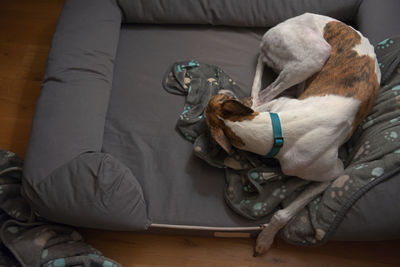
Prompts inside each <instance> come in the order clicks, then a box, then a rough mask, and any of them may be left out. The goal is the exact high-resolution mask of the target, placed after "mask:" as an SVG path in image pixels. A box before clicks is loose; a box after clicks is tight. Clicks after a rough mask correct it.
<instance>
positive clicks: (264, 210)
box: [163, 38, 400, 245]
mask: <svg viewBox="0 0 400 267" xmlns="http://www.w3.org/2000/svg"><path fill="white" fill-rule="evenodd" d="M376 51H377V56H378V61H379V63H380V67H381V71H382V78H383V79H382V83H381V84H382V88H381V90H380V93H379V96H378V98H377V100H376V102H375V105H374V108H373V110H372V112H371V114H370V116H368V117H367V119H366V120H365V121H364V122H363V123H362V124H361V125H360V127H359V128H358V129H357V131H356V133H355V134H354V136H353V138H352V139H351V140H350V142H349V143H348V144H346V145H345V146H343V147H341V149H340V153H339V154H340V157H341V159H342V160H343V162H344V163H345V166H346V167H347V168H346V170H345V172H344V173H343V175H341V176H340V177H338V178H337V179H336V180H335V181H333V182H332V184H331V185H330V187H328V189H327V190H326V191H325V192H324V193H323V194H321V195H320V196H318V197H316V198H315V199H314V201H312V202H311V203H310V204H309V205H308V206H307V207H305V208H304V209H303V210H302V211H301V212H300V213H299V215H297V216H296V217H295V218H294V219H293V220H292V221H291V222H290V223H289V224H288V225H287V226H286V227H285V228H284V229H283V231H281V234H282V235H283V238H284V239H286V240H287V241H289V242H291V243H296V244H303V245H315V244H319V243H322V242H323V241H325V240H326V239H327V237H328V236H329V234H330V233H332V232H333V231H334V230H335V229H336V227H337V226H338V225H339V223H340V222H341V219H342V218H343V217H344V215H345V213H346V211H347V210H348V209H349V207H351V205H352V204H353V203H354V202H355V201H356V200H357V199H358V198H359V197H360V196H361V195H362V194H364V193H365V192H367V191H368V190H369V189H371V188H372V187H373V186H375V185H377V184H378V183H379V182H381V181H383V180H385V179H389V178H391V177H393V175H394V173H396V172H398V171H399V167H400V154H399V149H400V124H399V123H400V120H399V117H400V108H399V107H400V101H399V97H400V95H399V94H400V93H399V92H400V71H399V67H398V66H399V59H400V56H399V55H400V38H391V39H387V40H385V41H383V42H381V43H380V44H379V45H378V46H377V47H376ZM163 86H164V88H165V89H166V90H167V91H168V92H170V93H174V94H178V95H183V96H186V102H185V105H184V110H183V112H182V114H181V115H180V117H179V119H178V122H177V129H178V132H180V133H181V134H182V136H183V137H184V138H186V139H187V140H188V141H190V142H192V143H193V144H194V149H193V151H194V154H196V155H197V156H198V157H200V158H201V159H203V160H205V161H206V162H208V163H209V164H210V165H213V166H216V167H219V168H225V170H226V188H225V193H224V195H225V200H226V202H227V204H228V205H229V206H230V207H231V208H232V209H233V210H234V211H236V212H237V213H238V214H240V215H241V216H244V217H246V218H248V219H253V220H254V219H259V218H265V220H266V222H268V219H269V217H270V216H271V215H272V214H273V212H274V211H275V210H276V209H278V208H282V207H285V206H287V205H288V204H289V203H290V202H291V201H293V199H295V198H296V196H297V195H298V194H299V193H300V192H301V191H302V190H304V188H305V187H307V186H308V185H310V182H307V181H304V180H302V179H299V178H297V177H288V176H285V175H283V174H282V173H281V171H280V168H279V165H278V164H277V162H275V161H273V160H264V159H261V158H260V157H259V156H257V155H255V154H252V153H248V152H244V151H240V150H234V153H233V155H231V156H229V155H227V154H226V153H225V151H224V150H223V149H221V148H220V147H219V146H218V145H217V144H216V143H215V142H214V141H213V140H212V138H211V137H210V136H209V133H208V130H207V126H206V122H205V118H204V109H205V107H206V105H207V103H208V100H209V98H210V96H212V95H214V94H216V93H217V92H218V91H219V90H220V89H229V90H231V91H233V92H235V93H237V95H238V97H239V98H241V97H243V95H241V94H240V92H242V90H240V88H238V87H237V85H236V83H235V81H233V80H232V79H231V78H230V77H229V75H227V74H226V73H225V72H224V71H223V70H221V69H220V68H218V67H217V66H212V65H208V64H205V63H200V62H197V61H195V60H191V61H185V62H178V63H175V64H174V65H173V66H172V68H171V69H170V70H169V71H168V73H167V74H166V76H165V78H164V80H163Z"/></svg>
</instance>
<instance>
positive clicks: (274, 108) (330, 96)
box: [206, 13, 380, 255]
mask: <svg viewBox="0 0 400 267" xmlns="http://www.w3.org/2000/svg"><path fill="white" fill-rule="evenodd" d="M264 64H266V65H268V66H269V67H271V68H272V69H273V70H275V71H276V72H277V73H279V75H278V77H277V78H276V80H275V81H274V82H273V83H271V84H270V85H269V86H268V87H267V88H265V89H264V90H261V76H262V73H263V67H264ZM379 82H380V71H379V67H378V63H377V60H376V56H375V53H374V48H373V46H372V45H371V44H370V43H369V41H368V40H367V39H366V38H365V37H364V36H362V34H361V33H360V32H358V31H356V30H354V29H353V28H352V27H350V26H347V25H345V24H344V23H342V22H340V21H337V20H335V19H332V18H329V17H326V16H321V15H316V14H310V13H306V14H303V15H301V16H298V17H294V18H292V19H289V20H286V21H284V22H283V23H281V24H278V25H277V26H275V27H274V28H272V29H270V30H269V31H267V32H266V33H265V35H264V36H263V38H262V42H261V53H260V56H259V59H258V63H257V69H256V74H255V78H254V83H253V88H252V92H251V96H252V98H253V103H252V106H251V107H249V106H246V105H244V104H243V103H241V102H240V101H239V100H238V99H236V97H235V96H234V95H233V94H232V93H228V92H226V91H222V92H220V93H219V94H217V95H215V96H213V97H212V98H211V99H210V101H209V103H208V106H207V109H206V116H207V123H208V126H209V129H210V132H211V135H212V136H213V138H214V139H215V140H216V142H217V143H218V144H219V145H220V146H221V147H222V148H223V149H224V150H226V151H227V153H231V148H232V147H231V146H232V145H233V146H235V147H236V148H239V149H242V150H247V151H250V152H253V153H256V154H259V155H266V156H267V157H274V158H276V159H278V160H279V162H280V165H281V169H282V171H283V173H284V174H286V175H289V176H297V177H300V178H302V179H305V180H311V181H316V182H317V183H314V184H313V185H312V186H309V187H308V188H307V189H306V190H304V191H303V192H302V193H301V194H300V196H299V197H298V198H297V199H296V200H295V201H294V202H293V203H292V204H290V205H289V206H288V207H286V208H285V209H282V210H279V211H277V212H276V213H275V214H274V215H273V217H272V218H271V220H270V222H269V223H268V224H264V225H262V227H263V230H262V232H261V233H260V234H259V236H258V238H257V244H256V248H255V255H258V254H262V253H265V252H266V251H267V250H268V249H269V247H270V246H271V244H272V242H273V239H274V236H275V235H276V233H277V232H278V231H279V230H280V229H281V228H282V227H283V226H285V224H286V223H287V222H288V221H289V220H290V219H291V218H293V217H294V216H295V215H296V213H297V212H299V211H300V210H301V209H302V208H303V207H304V206H305V205H307V203H309V202H310V201H311V200H312V199H313V198H314V197H315V196H316V195H318V194H320V193H321V192H322V191H323V190H325V189H326V187H327V186H328V185H329V183H330V181H332V180H333V179H335V178H336V177H338V176H339V175H340V174H341V173H342V172H343V170H344V167H343V163H342V161H341V160H340V159H339V158H338V148H339V147H340V146H341V145H342V144H344V143H345V142H346V141H347V140H348V139H349V138H350V136H351V135H352V133H353V132H354V130H355V129H356V127H357V126H358V125H359V124H360V123H361V121H362V120H363V119H364V118H365V117H366V115H367V114H368V113H369V111H370V110H371V108H372V105H373V103H374V101H375V98H376V96H377V94H378V89H379ZM302 83H303V84H302ZM299 84H302V87H303V88H304V90H303V92H302V93H301V94H300V96H299V97H298V98H297V99H295V98H287V97H279V98H276V99H274V98H275V97H276V96H278V95H279V94H280V93H282V92H283V91H284V90H286V89H288V88H290V87H292V86H294V85H299Z"/></svg>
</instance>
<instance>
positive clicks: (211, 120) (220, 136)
mask: <svg viewBox="0 0 400 267" xmlns="http://www.w3.org/2000/svg"><path fill="white" fill-rule="evenodd" d="M206 122H207V125H208V127H209V129H210V133H211V136H212V138H213V139H214V140H215V141H216V142H217V143H218V144H219V145H220V146H221V147H222V148H223V149H224V150H225V151H226V152H227V153H228V154H231V153H232V145H231V143H230V142H229V140H228V138H227V137H226V135H225V133H224V130H223V129H222V127H223V125H224V124H223V122H221V120H220V119H219V118H218V117H217V115H216V114H215V111H213V110H212V108H210V105H209V106H207V108H206Z"/></svg>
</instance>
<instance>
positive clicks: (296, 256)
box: [0, 0, 400, 266]
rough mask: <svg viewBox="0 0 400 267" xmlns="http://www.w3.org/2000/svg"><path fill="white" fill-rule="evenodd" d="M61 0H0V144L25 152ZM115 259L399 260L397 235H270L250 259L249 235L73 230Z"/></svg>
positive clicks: (194, 262) (141, 262)
mask: <svg viewBox="0 0 400 267" xmlns="http://www.w3.org/2000/svg"><path fill="white" fill-rule="evenodd" d="M62 4H63V1H61V0H37V1H31V0H2V2H1V4H0V148H3V149H8V150H11V151H14V152H16V153H18V154H19V155H21V156H22V157H23V156H24V155H25V152H26V148H27V144H28V140H29V133H30V127H31V121H32V118H33V113H34V109H35V104H36V101H37V99H38V97H39V94H40V84H41V80H42V77H43V73H44V69H45V66H46V58H47V53H48V50H49V47H50V42H51V36H52V33H53V31H54V28H55V26H56V22H57V18H58V15H59V12H60V10H61V7H62ZM80 232H81V233H82V234H83V235H84V237H85V238H86V240H87V242H88V243H90V244H91V245H93V246H94V247H96V248H97V249H99V250H101V251H102V252H103V253H104V254H105V255H106V256H108V257H110V258H112V259H114V260H116V261H118V262H120V263H121V264H123V266H400V241H399V240H397V241H386V242H328V243H327V244H325V245H323V246H321V247H314V248H305V247H297V246H292V245H289V244H286V243H285V242H283V241H282V240H277V241H276V242H275V243H274V245H273V247H272V249H271V251H269V253H268V254H266V255H264V256H262V257H258V258H254V257H253V256H252V249H253V243H254V240H252V239H238V238H235V239H223V238H210V237H193V236H179V235H177V236H166V235H149V234H143V233H133V232H130V233H126V232H110V231H99V230H88V229H80Z"/></svg>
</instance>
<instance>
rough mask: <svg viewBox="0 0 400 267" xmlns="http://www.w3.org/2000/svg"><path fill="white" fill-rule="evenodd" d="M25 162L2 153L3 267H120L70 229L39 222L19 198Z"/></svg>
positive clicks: (0, 247)
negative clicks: (22, 169) (22, 168)
mask: <svg viewBox="0 0 400 267" xmlns="http://www.w3.org/2000/svg"><path fill="white" fill-rule="evenodd" d="M21 167H22V160H21V159H20V158H19V157H18V156H17V155H15V154H14V153H12V152H9V151H5V150H0V225H1V228H0V266H27V267H36V266H43V267H64V266H92V267H95V266H98V267H106V266H107V267H117V266H121V265H120V264H118V263H116V262H115V261H113V260H110V259H107V258H105V257H103V256H102V254H101V253H100V252H99V251H98V250H96V249H94V248H93V247H91V246H90V245H88V244H86V243H85V242H84V241H83V238H82V236H81V235H80V234H79V233H78V232H77V231H75V230H74V229H73V228H71V227H67V226H64V225H60V224H53V223H50V222H47V221H45V220H43V219H41V218H38V217H37V216H36V215H35V214H34V212H33V211H32V209H31V208H30V206H29V204H28V203H27V202H26V201H25V199H24V198H23V197H21V194H20V187H21V179H22V171H21Z"/></svg>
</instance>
